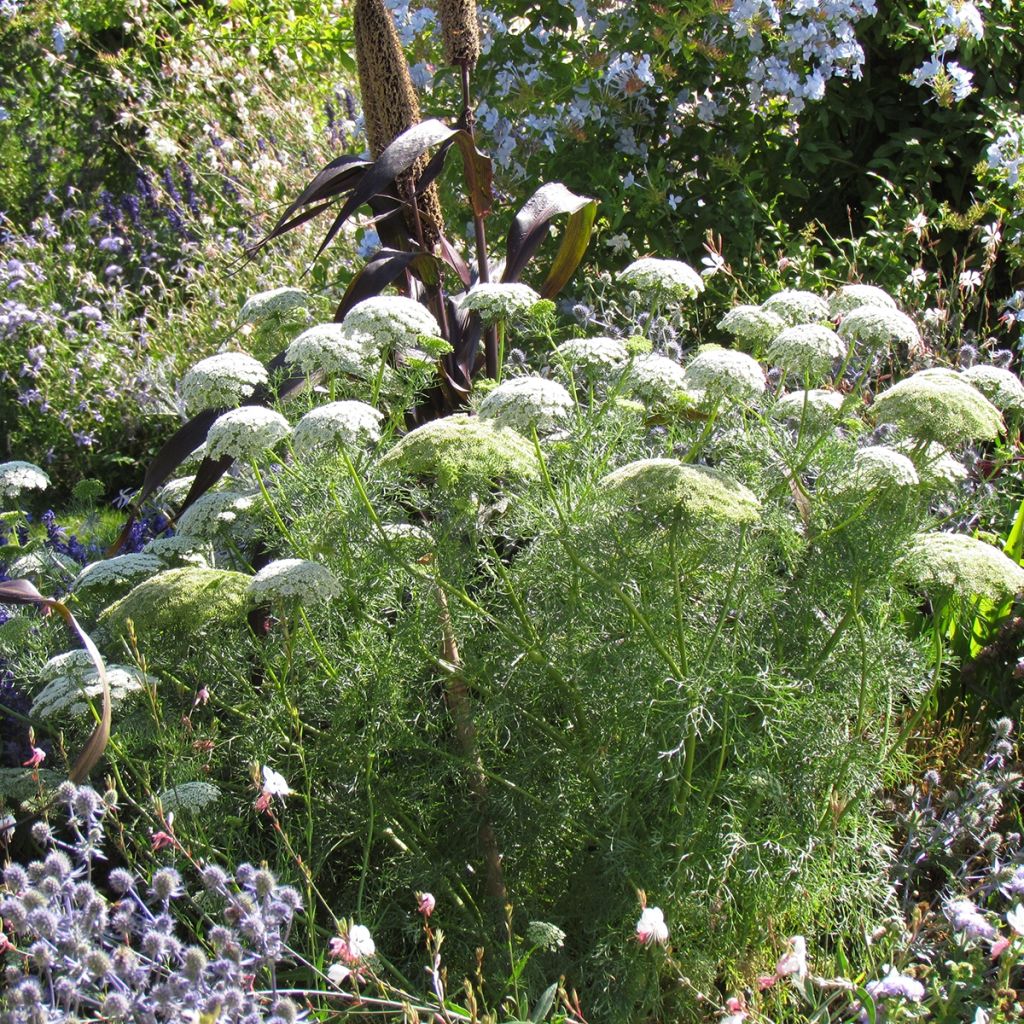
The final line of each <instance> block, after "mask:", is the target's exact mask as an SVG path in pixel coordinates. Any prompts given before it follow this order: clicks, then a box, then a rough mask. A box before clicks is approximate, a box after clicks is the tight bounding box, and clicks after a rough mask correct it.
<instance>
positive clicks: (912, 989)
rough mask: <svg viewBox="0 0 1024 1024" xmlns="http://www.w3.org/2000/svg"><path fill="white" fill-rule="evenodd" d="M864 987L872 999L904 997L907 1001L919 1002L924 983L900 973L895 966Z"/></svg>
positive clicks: (922, 996) (921, 997)
mask: <svg viewBox="0 0 1024 1024" xmlns="http://www.w3.org/2000/svg"><path fill="white" fill-rule="evenodd" d="M865 988H866V989H867V991H868V994H869V995H870V996H871V997H872V998H873V999H905V1000H906V1001H907V1002H908V1003H919V1002H921V1000H922V999H924V985H922V984H921V982H919V981H918V980H917V978H912V977H911V976H910V975H909V974H900V972H899V971H897V970H896V968H895V967H890V968H889V973H888V974H887V975H886V976H885V977H884V978H880V979H876V980H875V981H869V982H868V983H867V985H866V986H865Z"/></svg>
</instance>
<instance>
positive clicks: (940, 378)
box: [871, 370, 1004, 448]
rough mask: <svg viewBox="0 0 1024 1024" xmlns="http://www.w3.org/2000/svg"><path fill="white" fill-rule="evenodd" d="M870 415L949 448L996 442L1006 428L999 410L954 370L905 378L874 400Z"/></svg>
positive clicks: (922, 373)
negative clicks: (978, 442) (967, 443)
mask: <svg viewBox="0 0 1024 1024" xmlns="http://www.w3.org/2000/svg"><path fill="white" fill-rule="evenodd" d="M947 374H948V375H947ZM871 412H872V415H873V416H874V417H875V419H876V420H878V421H879V422H880V423H895V424H897V425H898V426H899V427H900V428H901V429H902V430H904V431H905V432H906V433H907V434H909V435H910V436H911V437H916V438H919V439H920V440H927V441H937V442H938V443H939V444H942V445H944V446H945V447H947V448H955V447H957V446H958V445H960V444H963V443H965V442H967V441H994V440H995V439H996V438H997V437H998V436H999V435H1000V434H1001V433H1002V432H1003V429H1004V427H1003V418H1002V416H1001V415H1000V413H999V410H998V409H997V408H996V407H995V406H994V405H993V404H992V403H991V402H990V401H989V400H988V399H987V398H986V397H985V396H984V395H983V394H982V393H981V392H980V391H979V390H978V389H977V388H975V387H972V386H971V385H970V384H969V383H968V382H967V381H966V380H964V379H963V378H962V377H961V376H960V375H959V374H957V373H953V372H951V371H945V372H936V371H929V370H925V371H922V372H920V373H915V374H913V375H912V376H910V377H906V378H904V379H903V380H901V381H899V382H898V383H896V384H894V385H893V386H892V387H891V388H889V389H887V390H886V391H883V392H882V393H881V394H880V395H879V396H878V397H877V398H876V399H875V404H874V405H873V406H872V407H871Z"/></svg>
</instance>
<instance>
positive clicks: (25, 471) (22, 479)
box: [0, 460, 50, 498]
mask: <svg viewBox="0 0 1024 1024" xmlns="http://www.w3.org/2000/svg"><path fill="white" fill-rule="evenodd" d="M49 486H50V478H49V477H48V476H47V475H46V474H45V473H44V472H43V471H42V470H41V469H40V468H39V467H38V466H37V465H35V463H32V462H22V461H20V460H15V461H14V462H0V498H16V497H17V496H18V495H19V494H21V492H22V491H45V490H46V488H47V487H49Z"/></svg>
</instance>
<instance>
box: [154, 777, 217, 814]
mask: <svg viewBox="0 0 1024 1024" xmlns="http://www.w3.org/2000/svg"><path fill="white" fill-rule="evenodd" d="M220 797H221V792H220V789H219V788H218V787H217V786H215V785H214V784H213V783H212V782H202V781H200V780H198V779H197V780H196V781H195V782H182V783H179V784H178V785H177V786H171V787H170V788H169V789H164V790H161V791H160V792H159V793H158V794H157V799H158V800H159V801H160V806H161V807H162V808H163V810H164V813H165V814H167V813H173V814H181V813H189V812H192V811H201V810H202V809H203V808H204V807H209V806H210V804H215V803H216V802H217V801H218V800H219V799H220Z"/></svg>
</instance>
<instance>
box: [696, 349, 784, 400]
mask: <svg viewBox="0 0 1024 1024" xmlns="http://www.w3.org/2000/svg"><path fill="white" fill-rule="evenodd" d="M686 379H687V381H688V382H689V384H690V386H691V387H695V388H700V389H701V390H703V391H704V392H705V393H706V394H707V395H709V396H714V397H719V396H726V397H728V398H732V399H735V400H736V401H738V402H749V401H750V400H751V399H754V398H756V397H757V396H758V395H761V394H764V391H765V387H766V386H767V385H766V383H765V376H764V370H763V369H762V368H761V364H760V363H759V362H758V361H757V360H756V359H754V358H753V357H752V356H748V355H747V354H746V352H737V351H736V350H735V349H731V348H722V346H721V345H701V347H700V348H699V349H698V350H697V354H696V355H695V356H694V357H693V359H691V360H690V361H689V362H688V363H687V364H686Z"/></svg>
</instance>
